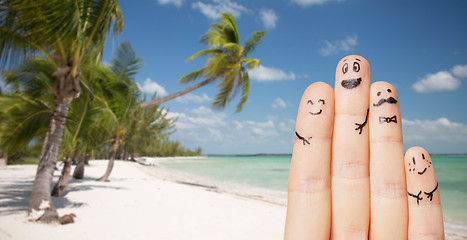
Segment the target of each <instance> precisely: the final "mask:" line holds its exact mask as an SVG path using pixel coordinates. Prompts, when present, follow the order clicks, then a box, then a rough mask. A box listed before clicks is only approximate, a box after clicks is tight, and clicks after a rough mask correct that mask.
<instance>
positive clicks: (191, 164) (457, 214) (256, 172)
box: [162, 155, 467, 230]
mask: <svg viewBox="0 0 467 240" xmlns="http://www.w3.org/2000/svg"><path fill="white" fill-rule="evenodd" d="M431 158H432V162H433V165H434V167H435V171H436V175H437V178H438V183H439V187H440V188H439V189H440V194H441V204H442V206H443V215H444V218H445V220H446V223H445V224H449V225H455V227H458V228H463V229H464V230H467V155H433V156H431ZM290 161H291V156H208V157H206V158H195V159H191V158H187V159H175V160H171V161H166V162H165V161H164V163H162V165H163V166H164V167H166V168H168V169H173V170H177V171H181V172H185V173H188V174H190V175H194V176H199V177H201V178H204V179H207V180H209V182H210V183H212V184H213V185H220V186H226V185H227V186H228V185H230V186H235V187H240V188H245V189H250V190H251V189H253V190H254V191H258V192H259V194H263V193H264V194H267V193H282V197H283V198H285V196H286V193H287V181H288V175H289V167H290ZM284 200H285V199H284Z"/></svg>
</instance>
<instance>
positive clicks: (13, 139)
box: [0, 94, 52, 154]
mask: <svg viewBox="0 0 467 240" xmlns="http://www.w3.org/2000/svg"><path fill="white" fill-rule="evenodd" d="M0 106H2V109H0V112H2V115H1V117H0V121H1V123H2V124H1V125H0V128H1V129H0V130H1V131H0V146H1V148H2V150H3V151H6V152H7V153H8V154H12V153H15V152H17V151H19V150H20V149H23V148H25V147H26V146H27V145H28V144H29V142H30V141H31V139H33V138H34V137H35V136H37V135H38V134H39V133H42V134H45V131H46V129H47V126H48V123H49V121H50V117H51V115H52V109H51V108H50V107H49V106H47V105H44V104H43V103H42V102H40V101H32V100H30V99H28V98H26V97H24V96H22V95H19V94H3V95H0ZM6 106H7V107H8V110H7V109H4V107H6ZM12 106H13V107H12Z"/></svg>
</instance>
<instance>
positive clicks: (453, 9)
mask: <svg viewBox="0 0 467 240" xmlns="http://www.w3.org/2000/svg"><path fill="white" fill-rule="evenodd" d="M120 4H121V8H122V10H123V14H124V17H125V28H124V30H123V32H122V34H121V35H120V36H119V37H117V38H115V39H112V40H109V42H108V44H107V48H106V54H105V58H106V59H108V58H109V55H110V52H111V51H112V49H115V48H116V46H117V45H118V44H119V43H120V42H121V41H124V40H128V41H129V42H130V43H131V44H132V46H133V48H134V49H135V50H136V54H137V55H138V56H139V57H142V58H143V59H144V67H143V68H142V69H141V70H140V72H139V73H138V75H137V77H136V80H137V82H138V84H139V85H140V88H141V90H142V91H143V92H145V93H147V94H148V95H149V96H151V95H152V93H153V92H154V91H158V94H159V95H165V94H170V93H174V92H176V91H179V90H181V89H183V88H185V87H187V86H185V85H178V84H177V81H178V79H179V78H180V77H181V76H183V75H185V74H187V73H190V72H192V71H194V70H197V69H199V68H201V67H202V66H203V65H204V64H205V61H206V59H203V58H200V59H197V60H195V61H192V62H190V63H187V62H186V61H185V60H186V59H187V58H188V57H190V56H191V55H192V54H194V53H195V52H197V51H199V50H202V49H205V48H206V46H204V45H201V44H200V43H199V40H200V38H201V36H202V35H203V34H204V33H205V32H206V31H207V30H208V28H209V26H210V24H211V23H213V22H214V21H217V17H218V16H219V12H220V11H224V12H232V13H233V14H234V15H235V16H236V19H237V25H238V28H239V32H240V36H241V38H242V40H245V39H246V38H247V37H248V36H249V35H250V34H251V33H252V32H254V31H259V30H263V29H267V31H268V32H267V35H266V36H265V37H264V38H263V43H262V45H260V46H259V47H257V48H256V50H255V52H253V53H252V54H250V56H249V57H252V58H258V59H261V60H262V65H261V67H260V68H259V69H257V70H255V71H253V72H250V77H251V85H250V98H249V101H248V102H247V104H246V106H245V109H244V110H243V111H242V112H240V113H236V114H235V113H234V111H235V105H236V103H237V102H236V101H238V99H235V100H234V101H233V104H231V106H229V107H227V108H226V109H225V110H224V111H215V110H213V109H212V108H211V103H212V101H213V99H214V98H215V95H216V93H217V89H216V88H215V84H212V85H208V86H206V87H203V88H201V89H198V90H196V91H194V92H192V93H191V94H189V95H187V96H185V97H182V98H180V99H177V100H172V101H170V102H167V103H165V104H163V105H162V106H163V107H166V108H169V112H170V116H174V117H178V122H177V124H176V126H177V132H176V133H174V134H173V135H172V139H176V140H179V141H180V142H181V143H182V144H183V145H184V146H186V147H188V148H191V149H195V148H196V147H201V148H202V149H203V153H207V154H215V153H222V154H254V153H291V151H292V146H293V138H294V128H295V118H296V114H297V109H298V103H299V101H300V98H301V95H302V93H303V91H304V90H305V88H306V87H307V86H308V85H309V84H311V83H313V82H315V81H323V82H326V83H328V84H330V85H331V86H333V85H334V75H335V68H336V65H337V63H338V61H339V60H340V59H341V58H342V57H344V56H346V55H349V54H358V55H362V56H364V57H365V58H366V59H367V60H368V61H369V62H370V65H371V70H372V82H376V81H387V82H389V83H391V84H393V85H394V86H395V87H396V89H397V91H398V94H399V102H400V105H401V114H402V118H403V129H404V145H405V148H406V149H407V148H409V147H411V146H422V147H424V148H426V149H427V150H428V151H429V152H431V153H467V107H466V103H467V94H466V92H467V44H466V43H467V31H466V27H467V1H464V0H446V1H402V0H401V1H371V0H280V1H279V0H262V1H260V0H194V1H188V0H140V1H129V0H121V1H120Z"/></svg>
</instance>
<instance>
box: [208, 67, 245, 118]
mask: <svg viewBox="0 0 467 240" xmlns="http://www.w3.org/2000/svg"><path fill="white" fill-rule="evenodd" d="M239 70H240V69H234V70H232V71H230V72H228V73H226V74H225V76H224V77H223V79H222V81H221V82H220V83H219V84H218V85H217V87H218V88H220V90H219V93H218V94H217V96H216V100H215V101H214V103H213V107H214V108H215V109H218V110H222V109H224V108H225V105H227V103H229V102H230V100H231V99H232V98H233V97H234V96H232V93H235V90H234V88H235V87H234V86H235V79H236V78H237V76H238V72H239Z"/></svg>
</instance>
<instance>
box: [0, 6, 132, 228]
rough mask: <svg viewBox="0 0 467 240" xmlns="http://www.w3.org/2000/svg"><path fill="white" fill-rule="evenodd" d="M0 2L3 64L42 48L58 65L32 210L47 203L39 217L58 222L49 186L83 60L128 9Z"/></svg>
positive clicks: (98, 49)
mask: <svg viewBox="0 0 467 240" xmlns="http://www.w3.org/2000/svg"><path fill="white" fill-rule="evenodd" d="M0 6H1V7H0V35H1V36H2V37H1V38H0V65H1V66H2V67H3V66H6V65H7V64H9V65H10V66H13V65H15V64H17V63H18V62H21V61H22V60H24V59H26V58H27V57H29V56H31V55H36V54H41V55H43V56H45V57H47V58H48V59H49V61H50V62H51V63H52V64H53V66H54V69H55V71H54V72H53V75H54V76H55V78H56V80H55V82H54V84H53V88H52V90H53V92H54V93H55V100H54V106H53V112H52V116H51V119H50V123H49V127H48V130H47V133H46V137H45V140H44V143H43V145H42V151H41V155H40V160H39V164H38V168H37V172H36V177H35V180H34V185H33V189H32V193H31V199H30V203H29V211H28V212H29V216H30V217H34V216H33V215H34V214H33V213H34V212H37V210H39V207H40V206H42V208H44V210H45V211H44V214H42V215H40V216H37V217H34V218H35V219H37V220H40V221H41V222H57V221H59V218H58V214H57V211H56V210H55V207H54V206H53V204H52V202H51V201H50V187H51V184H52V178H53V172H54V168H55V164H56V162H57V157H58V152H59V149H60V145H61V141H62V136H63V131H64V126H65V121H66V117H67V114H68V108H69V105H70V103H71V101H72V100H73V98H76V97H78V96H79V95H80V93H81V86H83V87H85V88H87V85H86V84H85V83H84V81H83V80H82V79H81V69H80V65H81V63H82V62H83V60H84V59H89V60H92V61H93V62H99V61H100V57H101V55H102V51H103V48H104V45H105V40H106V36H107V35H108V34H109V32H110V30H111V29H112V28H113V34H118V33H119V32H120V31H121V30H122V28H123V15H122V12H121V9H120V6H119V4H118V2H117V0H75V1H71V0H0ZM112 22H113V23H114V24H113V27H112ZM86 55H89V56H90V57H86ZM91 56H92V57H91Z"/></svg>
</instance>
